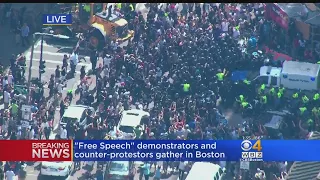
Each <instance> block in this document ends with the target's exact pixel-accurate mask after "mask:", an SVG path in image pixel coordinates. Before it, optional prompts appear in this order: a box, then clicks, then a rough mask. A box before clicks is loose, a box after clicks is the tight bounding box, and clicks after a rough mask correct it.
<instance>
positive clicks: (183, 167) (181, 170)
mask: <svg viewBox="0 0 320 180" xmlns="http://www.w3.org/2000/svg"><path fill="white" fill-rule="evenodd" d="M187 164H188V161H180V162H179V179H183V175H184V172H185V171H186V166H187Z"/></svg>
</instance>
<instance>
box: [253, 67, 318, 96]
mask: <svg viewBox="0 0 320 180" xmlns="http://www.w3.org/2000/svg"><path fill="white" fill-rule="evenodd" d="M319 71H320V64H312V63H307V62H297V61H285V62H284V63H283V66H282V68H279V67H271V66H263V67H261V68H260V75H259V76H258V77H256V78H255V79H254V81H259V82H260V83H259V84H265V85H266V86H268V87H269V86H272V87H279V86H280V85H283V87H284V88H288V89H298V90H308V91H314V90H319V89H320V75H319Z"/></svg>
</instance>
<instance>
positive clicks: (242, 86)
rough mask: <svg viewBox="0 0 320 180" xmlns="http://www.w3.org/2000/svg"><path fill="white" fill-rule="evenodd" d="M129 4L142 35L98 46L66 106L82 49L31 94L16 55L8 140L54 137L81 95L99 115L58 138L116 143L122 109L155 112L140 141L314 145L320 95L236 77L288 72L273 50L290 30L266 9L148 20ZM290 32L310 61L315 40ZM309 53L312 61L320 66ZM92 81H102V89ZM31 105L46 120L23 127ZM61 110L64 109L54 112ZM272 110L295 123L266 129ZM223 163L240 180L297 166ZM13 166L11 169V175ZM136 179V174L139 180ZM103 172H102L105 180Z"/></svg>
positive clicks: (7, 88) (201, 8) (224, 6)
mask: <svg viewBox="0 0 320 180" xmlns="http://www.w3.org/2000/svg"><path fill="white" fill-rule="evenodd" d="M121 4H122V5H121V6H117V5H114V7H113V8H114V11H116V12H117V13H118V14H119V15H122V16H123V17H124V18H125V19H126V20H127V21H128V24H129V29H131V30H134V32H135V33H134V38H133V39H132V40H130V41H129V42H128V45H127V46H124V47H122V46H120V44H119V43H117V42H111V43H110V44H107V45H106V47H105V48H104V49H103V51H102V52H97V51H94V50H92V53H91V56H90V61H91V62H92V64H93V66H92V72H91V73H90V74H89V73H88V72H85V70H84V68H83V69H82V70H81V79H82V80H83V81H82V83H81V85H80V86H79V89H81V92H80V93H79V92H74V91H68V93H67V96H66V97H62V98H60V99H61V101H60V102H56V101H55V99H56V98H57V96H61V94H62V93H61V91H62V89H63V81H64V80H63V79H61V77H62V76H65V74H66V73H67V72H65V71H68V67H70V66H72V65H74V64H77V62H71V61H78V57H77V55H76V54H77V51H75V52H73V54H72V55H71V56H70V57H69V56H65V57H64V59H63V64H64V65H63V66H62V67H61V70H60V69H59V68H57V71H56V73H55V74H54V75H52V76H51V79H50V81H49V82H48V84H47V85H45V84H43V83H42V82H39V81H38V80H34V81H33V82H32V84H34V86H33V89H32V95H29V96H28V95H27V93H26V90H25V87H24V86H18V83H17V82H20V81H23V80H21V78H22V77H23V76H24V75H23V74H21V71H22V69H23V65H21V64H20V60H16V58H15V57H13V58H12V60H11V68H10V70H9V71H8V72H4V71H2V72H4V73H6V74H3V78H2V88H3V89H2V93H3V102H4V109H3V110H2V112H1V118H0V127H1V130H0V131H1V134H2V137H3V138H8V139H11V140H15V139H43V138H45V139H49V137H50V134H51V133H52V128H53V127H52V123H53V122H52V121H53V120H54V117H55V113H59V114H60V117H62V115H63V113H64V112H65V110H66V109H67V107H68V105H70V104H72V103H73V101H74V100H73V99H80V100H79V102H81V103H82V104H85V105H88V106H93V107H95V108H96V111H97V113H95V114H94V113H90V112H89V113H88V114H87V117H86V118H87V121H86V122H87V124H86V125H85V126H83V125H80V124H79V123H72V122H68V123H67V124H66V126H64V127H62V129H61V130H59V133H58V138H61V139H68V138H72V139H104V138H105V137H106V136H108V137H110V134H109V132H110V131H112V130H113V129H114V127H115V126H117V124H118V123H119V120H120V117H121V112H122V111H123V110H128V109H131V108H133V107H135V108H138V109H142V110H145V111H148V112H149V113H150V117H148V118H147V119H145V122H144V125H143V126H144V129H145V131H144V132H142V131H141V126H137V127H136V129H135V134H136V136H135V137H137V138H139V139H184V140H198V139H199V140H200V139H208V140H210V139H211V140H224V139H233V140H236V139H254V138H264V139H306V138H307V137H308V134H309V133H310V132H311V131H315V130H319V125H320V124H319V114H320V107H319V104H320V103H319V98H320V97H319V94H318V93H314V94H312V95H308V94H306V93H302V92H299V91H296V92H294V93H292V94H290V95H287V94H286V93H287V92H286V91H287V89H286V88H285V87H283V86H281V87H270V88H267V87H266V85H265V84H259V82H251V81H250V79H244V80H238V81H236V82H234V81H232V80H231V76H232V73H233V72H234V71H239V70H248V71H252V72H254V71H259V69H258V68H260V67H261V66H263V65H270V64H272V65H275V66H281V63H278V62H273V59H272V56H271V55H270V54H269V53H267V52H266V51H265V46H267V47H269V48H271V49H274V50H277V51H279V52H280V51H282V48H284V47H285V46H287V44H283V42H277V41H278V39H281V37H280V33H277V32H279V31H281V30H280V29H279V27H278V26H277V25H275V24H274V23H273V22H272V21H270V20H268V19H265V18H264V16H265V15H264V12H265V7H264V4H263V3H246V4H242V3H241V4H240V3H182V4H180V3H178V4H176V3H168V4H167V5H166V6H164V5H160V4H159V3H149V4H147V6H148V7H147V8H148V10H149V11H148V14H147V17H146V18H144V17H143V16H144V15H143V13H141V12H139V11H134V9H132V7H135V6H136V4H134V3H132V4H129V3H121ZM290 31H291V30H290ZM291 34H294V37H291V38H290V39H291V40H292V44H294V43H295V42H296V41H297V42H298V43H296V44H297V48H298V49H300V50H299V51H297V52H295V54H294V55H293V56H294V59H298V58H300V57H303V56H305V51H309V49H308V48H304V44H305V43H306V41H304V40H303V39H302V36H301V35H300V34H299V33H298V32H296V33H291ZM267 37H270V38H267ZM277 43H279V46H277ZM299 43H300V44H299ZM289 44H290V43H289ZM299 45H300V46H301V47H300V48H299V47H298V46H299ZM308 57H309V59H308V61H309V62H315V61H313V60H310V58H311V57H310V56H308ZM99 58H102V59H103V61H102V63H101V65H100V64H99V63H98V64H97V62H99ZM69 60H70V62H69ZM299 60H300V61H303V59H299ZM68 63H70V66H68ZM71 71H74V68H72V69H71ZM23 73H24V72H23ZM61 73H62V74H61ZM92 79H94V80H95V84H96V87H95V89H94V90H93V91H91V90H90V89H93V88H90V86H91V83H92V82H91V81H92ZM45 86H48V88H49V89H50V92H49V97H44V89H45ZM28 97H29V98H28ZM27 101H28V102H29V103H31V104H32V108H31V111H32V117H30V118H32V120H34V122H38V123H34V124H28V125H25V126H22V124H23V123H22V122H21V119H22V114H23V113H20V112H21V111H22V109H21V108H22V105H23V104H24V103H25V102H27ZM51 102H53V103H51ZM288 102H289V103H288ZM58 106H59V107H60V110H59V111H60V112H56V111H55V108H56V107H58ZM230 110H231V111H232V112H233V113H235V114H239V118H238V119H236V120H232V121H235V122H231V120H229V119H227V118H226V117H225V115H224V113H225V112H226V111H230ZM269 110H270V111H278V112H280V111H282V110H286V112H287V113H285V116H286V118H287V121H286V122H283V123H284V126H283V127H282V128H281V129H278V130H277V131H275V132H274V131H269V130H268V128H267V127H265V126H264V123H266V121H267V120H266V121H265V120H264V119H266V118H265V117H267V113H266V111H269ZM270 119H271V118H269V119H268V120H270ZM229 121H230V122H229ZM146 163H147V162H146ZM214 163H217V164H219V165H220V166H221V167H222V168H225V169H226V174H227V177H229V178H230V179H231V178H234V179H239V180H240V179H246V180H247V179H259V180H264V179H267V180H273V179H281V180H284V179H286V176H287V172H288V170H289V168H290V166H289V164H290V163H288V162H254V163H252V164H251V165H250V168H243V167H242V165H241V163H240V162H214ZM184 164H185V162H180V164H179V165H177V166H176V165H172V164H171V163H166V162H164V163H163V167H159V168H156V170H155V177H154V178H155V179H160V178H162V177H163V176H165V175H164V174H167V173H168V172H167V171H166V170H167V167H166V166H172V168H173V169H175V170H177V171H180V172H183V173H179V176H180V178H181V179H182V178H183V177H182V176H184V172H187V171H188V169H190V167H191V164H190V163H189V164H188V165H184ZM9 169H10V167H9ZM9 169H8V168H7V169H5V170H4V172H5V174H7V173H6V172H8V171H9ZM257 169H258V170H257ZM164 172H165V173H164ZM135 173H136V171H132V174H131V175H132V176H131V177H132V178H133V176H134V175H135ZM150 173H151V172H150V171H149V170H146V169H144V170H142V171H141V172H140V174H143V175H144V178H145V180H148V179H149V176H150ZM0 174H3V173H0ZM101 176H103V175H99V176H98V175H97V179H100V178H103V177H101ZM141 178H142V176H141ZM0 179H1V178H0Z"/></svg>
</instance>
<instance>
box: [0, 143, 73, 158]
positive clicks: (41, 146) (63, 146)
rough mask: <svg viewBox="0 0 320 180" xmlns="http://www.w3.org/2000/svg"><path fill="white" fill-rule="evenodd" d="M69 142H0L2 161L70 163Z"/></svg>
mask: <svg viewBox="0 0 320 180" xmlns="http://www.w3.org/2000/svg"><path fill="white" fill-rule="evenodd" d="M72 145H73V144H72V141H71V140H0V147H1V148H0V160H2V161H71V160H72V156H73V153H72V149H73V148H72Z"/></svg>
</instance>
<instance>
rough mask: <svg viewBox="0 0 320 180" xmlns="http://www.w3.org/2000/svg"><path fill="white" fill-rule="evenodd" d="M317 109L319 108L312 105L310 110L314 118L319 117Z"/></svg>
mask: <svg viewBox="0 0 320 180" xmlns="http://www.w3.org/2000/svg"><path fill="white" fill-rule="evenodd" d="M319 110H320V109H318V108H317V107H313V108H312V110H311V112H312V116H313V117H315V118H316V119H318V117H319V113H320V111H319Z"/></svg>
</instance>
